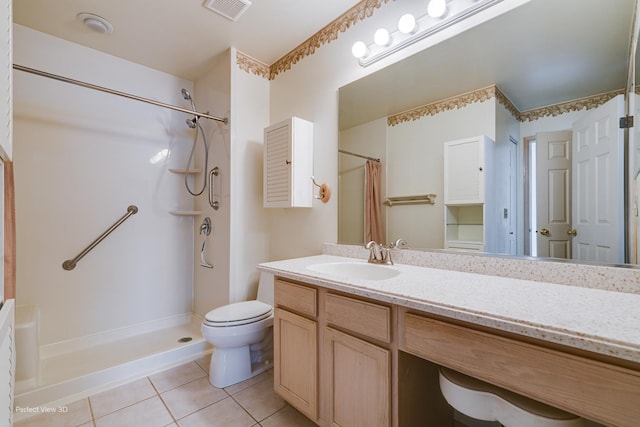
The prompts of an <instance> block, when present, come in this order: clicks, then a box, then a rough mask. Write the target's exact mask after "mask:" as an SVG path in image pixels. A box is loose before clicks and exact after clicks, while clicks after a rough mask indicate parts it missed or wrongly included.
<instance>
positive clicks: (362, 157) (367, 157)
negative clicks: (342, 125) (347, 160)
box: [338, 150, 380, 163]
mask: <svg viewBox="0 0 640 427" xmlns="http://www.w3.org/2000/svg"><path fill="white" fill-rule="evenodd" d="M338 152H339V153H342V154H348V155H350V156H356V157H360V158H361V159H367V160H373V161H374V162H378V163H380V159H376V158H375V157H369V156H363V155H362V154H357V153H352V152H351V151H346V150H338Z"/></svg>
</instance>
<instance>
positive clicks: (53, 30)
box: [13, 0, 636, 129]
mask: <svg viewBox="0 0 640 427" xmlns="http://www.w3.org/2000/svg"><path fill="white" fill-rule="evenodd" d="M398 1H400V0H398ZM424 1H425V2H426V0H424ZM358 2H359V0H322V1H309V0H302V1H301V0H253V2H252V3H253V4H252V5H251V6H250V7H249V8H248V9H247V11H246V12H244V14H243V15H242V16H240V18H239V19H238V21H237V22H233V21H230V20H228V19H227V18H224V17H222V16H220V15H218V14H216V13H214V12H212V11H210V10H208V9H206V8H205V7H203V3H204V0H111V1H105V0H56V1H52V0H14V1H13V14H14V22H16V23H18V24H21V25H24V26H27V27H30V28H33V29H35V30H38V31H42V32H45V33H48V34H51V35H54V36H56V37H60V38H62V39H65V40H69V41H72V42H75V43H79V44H82V45H84V46H88V47H91V48H94V49H97V50H100V51H103V52H106V53H109V54H112V55H115V56H118V57H121V58H124V59H128V60H130V61H133V62H136V63H139V64H142V65H146V66H148V67H151V68H154V69H157V70H160V71H164V72H167V73H170V74H173V75H176V76H180V77H183V78H186V79H189V80H196V79H197V78H198V77H199V76H201V75H202V74H203V73H204V72H205V71H206V69H207V67H208V65H209V64H210V63H211V62H212V61H215V60H216V59H217V56H218V55H220V54H222V53H223V52H225V51H226V50H227V49H228V48H229V47H230V46H233V47H236V48H237V49H238V50H240V51H241V52H243V53H245V54H247V55H249V56H252V57H254V58H256V59H258V60H260V61H262V62H264V63H266V64H269V65H270V64H272V63H274V62H275V61H276V60H278V59H279V58H281V57H282V56H284V55H285V54H286V53H288V52H289V51H290V50H292V49H293V48H295V47H296V46H298V45H299V44H300V43H302V42H304V41H305V40H306V39H307V38H309V37H310V36H312V35H313V34H315V33H316V32H317V31H318V30H320V29H321V28H323V27H324V26H325V25H327V24H328V23H330V22H331V21H332V20H334V19H336V18H337V17H339V16H340V15H341V14H343V13H344V12H346V11H347V10H348V9H349V8H351V7H352V6H354V5H355V4H357V3H358ZM635 2H636V0H616V1H615V7H610V6H611V5H610V3H609V2H603V1H602V0H562V1H557V0H532V1H530V2H529V3H526V4H524V5H523V6H521V7H518V8H516V9H514V10H511V11H510V12H507V13H505V14H503V15H500V16H498V17H495V18H493V19H491V20H489V21H487V22H485V23H484V24H482V25H479V26H477V27H475V28H472V29H470V30H468V31H465V32H463V33H462V34H460V35H458V36H456V37H453V38H451V39H449V40H446V41H444V42H441V43H439V44H437V45H435V46H433V47H431V48H429V49H426V50H423V51H422V52H419V53H417V54H415V55H413V56H411V57H409V58H407V59H405V60H403V61H400V62H397V63H395V64H392V65H391V66H388V67H386V68H384V69H382V70H380V71H378V72H375V73H373V74H371V75H368V76H366V77H365V78H363V79H360V80H358V81H355V82H353V83H351V84H349V85H347V86H345V87H343V88H341V89H340V128H342V129H344V128H346V127H351V126H354V125H356V124H360V123H364V122H366V121H369V120H372V119H375V118H380V117H384V116H387V115H389V114H395V113H398V112H401V111H404V110H407V109H411V108H414V107H416V106H419V105H424V104H428V103H431V102H434V101H437V100H442V99H445V98H448V97H451V96H454V95H457V94H461V93H465V92H468V91H473V90H476V89H479V88H482V87H486V86H491V85H494V84H495V85H497V86H498V87H499V88H500V90H501V91H502V92H503V93H505V94H506V95H507V96H508V97H509V99H510V100H511V101H512V102H513V103H514V104H515V106H516V107H517V108H518V109H519V110H520V111H525V110H529V109H533V108H539V107H543V106H547V105H551V104H556V103H559V102H564V101H568V100H573V99H577V98H581V97H585V96H590V95H594V94H598V93H603V92H608V91H612V90H617V89H621V88H624V87H625V85H626V70H627V62H628V48H629V39H630V30H631V16H632V14H633V7H634V4H635ZM411 3H414V4H417V3H419V0H412V1H411V2H407V5H409V4H411ZM388 4H391V3H388ZM605 4H606V6H609V7H603V5H605ZM403 5H404V4H403ZM388 9H393V8H388ZM82 12H89V13H94V14H97V15H100V16H102V17H104V18H106V19H108V20H109V21H110V22H111V24H112V25H113V27H114V31H113V33H111V34H98V33H95V32H92V31H91V30H89V29H87V28H86V27H85V26H84V25H82V23H81V22H80V21H79V20H78V19H76V15H77V14H78V13H82ZM384 14H385V7H384V6H383V7H382V8H381V11H378V12H376V16H378V17H380V18H384ZM394 19H395V18H394ZM420 89H422V90H420Z"/></svg>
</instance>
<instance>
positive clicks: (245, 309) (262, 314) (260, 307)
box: [205, 300, 273, 327]
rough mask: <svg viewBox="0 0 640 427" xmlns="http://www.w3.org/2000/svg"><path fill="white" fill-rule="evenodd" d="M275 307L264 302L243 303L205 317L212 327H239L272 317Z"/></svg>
mask: <svg viewBox="0 0 640 427" xmlns="http://www.w3.org/2000/svg"><path fill="white" fill-rule="evenodd" d="M272 309H273V307H271V306H270V305H269V304H265V303H263V302H262V301H257V300H255V301H243V302H236V303H233V304H229V305H225V306H223V307H219V308H216V309H213V310H211V311H210V312H208V313H207V314H206V316H205V323H206V324H207V325H210V326H218V327H220V326H237V325H244V324H247V323H253V322H257V321H259V320H262V319H266V318H267V317H269V316H270V315H271V311H272Z"/></svg>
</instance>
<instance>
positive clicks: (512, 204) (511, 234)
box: [502, 139, 518, 255]
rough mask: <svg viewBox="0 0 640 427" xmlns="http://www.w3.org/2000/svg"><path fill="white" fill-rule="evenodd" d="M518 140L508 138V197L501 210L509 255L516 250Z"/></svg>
mask: <svg viewBox="0 0 640 427" xmlns="http://www.w3.org/2000/svg"><path fill="white" fill-rule="evenodd" d="M517 156H518V141H516V140H514V139H510V140H509V197H508V201H507V203H506V205H507V208H505V209H506V211H505V210H503V212H502V213H503V215H502V216H503V218H504V219H505V221H506V227H507V239H508V242H509V244H508V251H507V253H508V254H510V255H515V254H516V251H517V241H516V227H517V224H516V205H517V197H518V196H517V191H518V171H517V163H518V157H517Z"/></svg>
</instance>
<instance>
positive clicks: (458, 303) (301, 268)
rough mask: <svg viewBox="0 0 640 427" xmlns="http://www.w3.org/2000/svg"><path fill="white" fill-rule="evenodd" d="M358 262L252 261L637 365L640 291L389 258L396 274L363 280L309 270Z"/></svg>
mask: <svg viewBox="0 0 640 427" xmlns="http://www.w3.org/2000/svg"><path fill="white" fill-rule="evenodd" d="M334 262H362V263H366V260H361V259H355V258H348V257H342V256H334V255H316V256H309V257H303V258H294V259H288V260H282V261H274V262H267V263H262V264H259V265H258V269H259V270H260V271H265V272H269V273H273V274H275V275H278V276H281V277H285V278H289V279H293V280H299V281H303V282H306V283H310V284H313V285H318V286H322V287H325V288H329V289H334V290H338V291H342V292H347V293H350V294H354V295H359V296H362V297H367V298H371V299H375V300H378V301H384V302H388V303H392V304H396V305H399V306H403V307H407V308H412V309H415V310H419V311H422V312H426V313H432V314H436V315H440V316H444V317H448V318H452V319H457V320H461V321H465V322H469V323H473V324H477V325H482V326H485V327H489V328H493V329H497V330H502V331H506V332H511V333H516V334H519V335H524V336H528V337H532V338H536V339H540V340H544V341H548V342H552V343H557V344H561V345H565V346H569V347H573V348H578V349H582V350H587V351H590V352H594V353H598V354H603V355H607V356H612V357H615V358H619V359H624V360H629V361H632V362H638V363H640V295H638V294H630V293H623V292H617V291H611V290H602V289H593V288H584V287H578V286H569V285H558V284H552V283H545V282H536V281H530V280H521V279H511V278H505V277H498V276H489V275H483V274H473V273H464V272H458V271H450V270H441V269H435V268H428V267H417V266H412V265H405V264H395V265H393V266H392V267H393V268H395V269H397V270H399V271H400V274H399V275H397V276H395V277H392V278H389V279H384V280H362V279H357V280H354V279H350V278H346V277H339V276H335V275H331V274H327V273H321V272H317V271H312V270H310V269H308V268H307V267H308V266H310V265H313V264H322V263H334Z"/></svg>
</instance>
